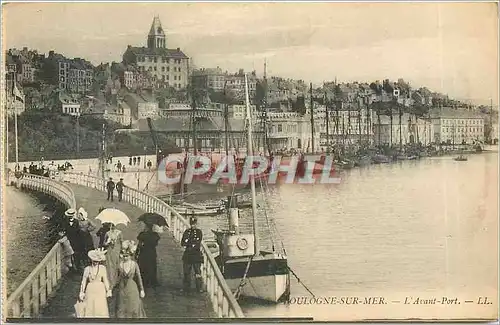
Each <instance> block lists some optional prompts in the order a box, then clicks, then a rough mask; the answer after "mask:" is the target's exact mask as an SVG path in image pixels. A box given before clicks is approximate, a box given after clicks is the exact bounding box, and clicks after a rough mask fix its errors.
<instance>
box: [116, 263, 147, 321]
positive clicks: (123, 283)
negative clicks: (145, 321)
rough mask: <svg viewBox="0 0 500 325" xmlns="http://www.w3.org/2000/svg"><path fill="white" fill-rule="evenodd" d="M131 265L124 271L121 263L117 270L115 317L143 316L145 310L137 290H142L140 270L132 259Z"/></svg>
mask: <svg viewBox="0 0 500 325" xmlns="http://www.w3.org/2000/svg"><path fill="white" fill-rule="evenodd" d="M132 263H133V264H132V267H131V268H130V270H128V271H126V270H125V269H124V267H123V263H121V264H120V267H119V269H118V270H119V271H118V283H117V288H118V290H117V293H116V317H117V318H145V317H146V312H145V311H144V306H143V305H142V300H141V297H140V296H139V292H140V291H143V290H144V287H143V285H142V280H141V272H140V270H139V266H138V265H137V263H136V262H134V261H132Z"/></svg>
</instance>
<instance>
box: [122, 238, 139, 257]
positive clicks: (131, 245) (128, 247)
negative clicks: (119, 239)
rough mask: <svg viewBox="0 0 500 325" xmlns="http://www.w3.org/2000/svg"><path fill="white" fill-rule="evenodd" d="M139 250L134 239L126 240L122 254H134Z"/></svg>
mask: <svg viewBox="0 0 500 325" xmlns="http://www.w3.org/2000/svg"><path fill="white" fill-rule="evenodd" d="M136 251H137V244H136V242H135V241H133V240H124V241H123V243H122V250H121V252H120V253H121V254H122V255H134V254H135V252H136Z"/></svg>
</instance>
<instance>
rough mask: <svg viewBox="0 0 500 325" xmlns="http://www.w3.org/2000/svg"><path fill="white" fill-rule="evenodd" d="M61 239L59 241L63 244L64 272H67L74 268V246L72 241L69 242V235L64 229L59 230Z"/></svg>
mask: <svg viewBox="0 0 500 325" xmlns="http://www.w3.org/2000/svg"><path fill="white" fill-rule="evenodd" d="M58 235H59V240H58V241H57V242H58V243H59V244H61V246H62V263H61V264H62V272H63V273H66V272H68V271H69V270H71V269H72V268H73V261H72V260H73V254H74V253H75V252H74V251H73V247H71V243H70V242H69V239H68V237H66V234H65V233H64V231H59V233H58Z"/></svg>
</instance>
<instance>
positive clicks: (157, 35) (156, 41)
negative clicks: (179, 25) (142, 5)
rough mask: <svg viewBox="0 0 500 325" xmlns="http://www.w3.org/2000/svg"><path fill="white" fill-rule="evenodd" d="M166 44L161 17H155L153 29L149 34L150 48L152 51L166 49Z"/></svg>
mask: <svg viewBox="0 0 500 325" xmlns="http://www.w3.org/2000/svg"><path fill="white" fill-rule="evenodd" d="M166 45H167V44H166V42H165V32H164V31H163V28H162V27H161V22H160V17H159V16H155V17H154V19H153V23H152V24H151V29H150V30H149V34H148V48H150V49H158V48H162V49H164V48H166Z"/></svg>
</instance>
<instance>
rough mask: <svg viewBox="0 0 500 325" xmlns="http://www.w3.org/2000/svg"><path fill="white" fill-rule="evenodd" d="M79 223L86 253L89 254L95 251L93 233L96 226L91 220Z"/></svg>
mask: <svg viewBox="0 0 500 325" xmlns="http://www.w3.org/2000/svg"><path fill="white" fill-rule="evenodd" d="M79 222H80V234H81V236H82V242H83V247H84V251H85V253H88V252H89V251H91V250H93V249H94V238H93V237H92V233H91V232H92V231H94V230H95V226H94V225H93V224H92V223H91V222H90V221H89V220H80V221H79Z"/></svg>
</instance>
